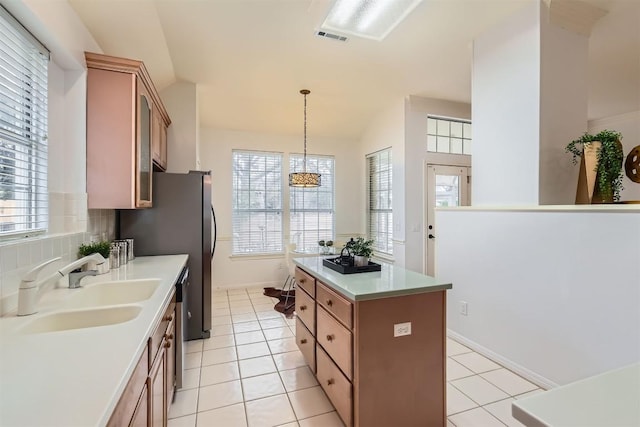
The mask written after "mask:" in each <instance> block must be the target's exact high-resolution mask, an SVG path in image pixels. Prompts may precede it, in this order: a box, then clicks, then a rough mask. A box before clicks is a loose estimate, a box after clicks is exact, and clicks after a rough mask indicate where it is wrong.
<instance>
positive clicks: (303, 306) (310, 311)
mask: <svg viewBox="0 0 640 427" xmlns="http://www.w3.org/2000/svg"><path fill="white" fill-rule="evenodd" d="M296 315H297V316H298V319H300V320H302V323H304V325H305V326H306V327H307V329H309V330H310V331H311V333H312V334H315V332H316V303H315V301H314V300H313V298H311V297H310V296H309V295H307V294H306V293H305V292H304V291H303V290H298V292H296Z"/></svg>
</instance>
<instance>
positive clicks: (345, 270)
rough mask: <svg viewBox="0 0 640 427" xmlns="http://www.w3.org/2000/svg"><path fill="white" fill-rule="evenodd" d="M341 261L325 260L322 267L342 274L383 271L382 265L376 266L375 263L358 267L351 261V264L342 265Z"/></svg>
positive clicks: (338, 259) (337, 259)
mask: <svg viewBox="0 0 640 427" xmlns="http://www.w3.org/2000/svg"><path fill="white" fill-rule="evenodd" d="M340 259H341V258H340V257H337V258H325V259H323V260H322V265H324V266H325V267H328V268H330V269H332V270H334V271H337V272H338V273H341V274H353V273H369V272H372V271H381V270H382V266H381V265H380V264H376V263H375V262H371V261H369V265H363V266H362V267H356V266H355V265H353V261H351V262H350V263H341V262H340Z"/></svg>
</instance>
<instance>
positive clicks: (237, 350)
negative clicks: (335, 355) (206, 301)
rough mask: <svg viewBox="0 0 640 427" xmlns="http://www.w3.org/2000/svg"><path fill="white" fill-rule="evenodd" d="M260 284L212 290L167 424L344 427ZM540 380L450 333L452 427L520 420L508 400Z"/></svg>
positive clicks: (291, 324) (288, 323)
mask: <svg viewBox="0 0 640 427" xmlns="http://www.w3.org/2000/svg"><path fill="white" fill-rule="evenodd" d="M262 292H263V290H262V288H247V289H233V290H228V291H220V290H218V291H214V292H213V297H212V298H213V310H212V311H213V319H212V325H213V326H212V329H211V338H209V339H205V340H198V341H189V342H187V343H185V349H186V352H187V356H186V360H185V365H186V371H185V375H184V380H183V387H182V389H181V390H179V391H178V392H177V393H176V397H175V401H174V402H173V404H172V405H171V407H170V410H169V427H181V426H189V427H195V426H200V427H203V426H220V427H242V426H245V427H246V426H249V427H275V426H283V427H285V426H286V427H294V426H299V427H342V426H343V424H342V422H341V421H340V419H339V418H338V416H337V414H336V412H335V410H334V408H333V406H332V405H331V403H330V402H329V400H328V399H327V397H326V396H325V394H324V392H323V391H322V388H321V387H320V386H319V385H318V382H317V381H316V380H315V378H314V376H313V374H312V373H311V371H310V370H309V368H307V366H306V364H305V361H304V359H303V357H302V354H301V353H300V351H298V350H297V347H296V343H295V338H294V336H295V319H286V318H285V317H284V316H283V315H281V314H280V313H277V312H276V311H274V310H273V305H274V304H275V302H276V301H277V300H275V299H272V298H269V297H265V296H263V295H262ZM540 392H542V390H541V389H539V388H538V387H537V386H536V385H534V384H532V383H530V382H528V381H526V380H525V379H523V378H521V377H519V376H518V375H516V374H514V373H512V372H511V371H509V370H507V369H505V368H503V367H502V366H500V365H499V364H497V363H495V362H493V361H492V360H489V359H487V358H486V357H484V356H482V355H480V354H478V353H476V352H474V351H472V350H471V349H469V348H467V347H465V346H464V345H462V344H460V343H458V342H456V341H454V340H452V339H449V338H447V416H448V422H447V426H456V427H471V426H478V427H491V426H501V427H504V426H505V425H507V426H521V425H522V424H520V423H519V422H518V421H516V420H515V419H514V418H513V417H512V416H511V402H512V401H513V400H514V399H518V398H521V397H523V396H527V395H530V394H534V393H540Z"/></svg>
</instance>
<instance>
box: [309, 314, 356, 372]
mask: <svg viewBox="0 0 640 427" xmlns="http://www.w3.org/2000/svg"><path fill="white" fill-rule="evenodd" d="M317 311H318V313H317V316H318V319H317V330H318V333H317V334H316V340H317V341H318V344H320V345H321V346H322V348H323V349H325V351H326V352H327V353H328V354H329V356H331V358H332V359H333V360H334V361H335V362H336V365H338V367H340V369H342V372H344V374H345V375H346V376H347V378H348V379H349V380H351V378H353V370H352V358H353V338H352V335H351V331H350V330H348V329H347V328H345V327H344V326H342V325H341V324H340V323H339V322H338V321H337V320H336V319H334V318H333V316H331V315H330V314H329V313H328V312H327V311H326V310H325V309H324V308H322V307H321V306H320V307H318V310H317Z"/></svg>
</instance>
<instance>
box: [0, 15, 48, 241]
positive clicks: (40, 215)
mask: <svg viewBox="0 0 640 427" xmlns="http://www.w3.org/2000/svg"><path fill="white" fill-rule="evenodd" d="M48 61H49V52H48V51H47V50H46V49H45V48H44V46H42V44H40V43H39V42H38V40H36V39H35V38H34V37H33V36H32V35H31V34H30V33H29V32H28V31H27V30H26V29H25V28H24V27H22V25H20V23H19V22H18V21H16V20H15V19H14V18H13V17H12V16H11V15H10V14H9V13H8V12H7V11H6V10H5V9H4V8H2V7H1V6H0V237H3V236H8V235H19V234H28V233H32V232H37V231H45V230H46V229H47V222H48V201H47V71H48Z"/></svg>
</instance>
